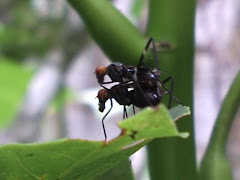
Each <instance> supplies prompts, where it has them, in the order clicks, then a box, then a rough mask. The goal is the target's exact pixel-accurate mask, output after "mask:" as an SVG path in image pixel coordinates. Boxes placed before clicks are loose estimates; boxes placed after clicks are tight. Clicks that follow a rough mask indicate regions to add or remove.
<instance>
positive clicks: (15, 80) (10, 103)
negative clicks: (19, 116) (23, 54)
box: [0, 58, 32, 128]
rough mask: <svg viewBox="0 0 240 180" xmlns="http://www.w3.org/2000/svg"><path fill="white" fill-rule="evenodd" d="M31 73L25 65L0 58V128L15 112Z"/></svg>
mask: <svg viewBox="0 0 240 180" xmlns="http://www.w3.org/2000/svg"><path fill="white" fill-rule="evenodd" d="M31 75H32V71H31V70H30V69H28V68H26V67H25V66H23V65H19V64H16V63H15V62H11V61H9V60H8V59H3V58H0V77H1V78H0V92H1V93H0V100H1V103H0V128H1V127H3V126H5V125H7V124H8V123H9V122H10V120H11V119H12V118H13V117H14V115H15V113H16V112H17V109H18V106H19V103H20V101H21V99H22V98H23V95H24V92H25V89H26V85H27V84H28V82H29V79H30V77H31Z"/></svg>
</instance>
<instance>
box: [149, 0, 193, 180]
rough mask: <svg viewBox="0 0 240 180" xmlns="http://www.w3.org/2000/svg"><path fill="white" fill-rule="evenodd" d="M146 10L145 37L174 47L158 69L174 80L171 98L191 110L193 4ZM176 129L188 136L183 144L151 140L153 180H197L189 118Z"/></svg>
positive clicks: (158, 3) (159, 3) (159, 2)
mask: <svg viewBox="0 0 240 180" xmlns="http://www.w3.org/2000/svg"><path fill="white" fill-rule="evenodd" d="M149 7H150V9H149V21H148V26H147V35H148V36H152V37H154V38H155V39H156V40H158V41H167V42H168V43H170V45H172V46H174V47H175V49H174V50H173V51H172V52H167V53H165V54H163V53H162V54H159V56H160V69H161V70H162V71H164V72H167V73H165V74H166V76H165V78H166V77H167V76H173V77H174V91H173V94H174V96H175V97H177V98H178V99H180V101H181V102H182V103H183V104H185V105H187V106H190V107H191V110H192V109H193V53H194V41H193V31H194V10H195V1H194V0H186V1H176V0H150V6H149ZM162 77H164V75H162ZM166 100H168V98H166V99H165V102H166ZM177 125H178V128H179V129H181V131H188V132H190V137H189V138H188V139H187V140H182V139H178V138H172V139H167V140H166V139H162V140H154V141H153V142H152V143H150V145H149V146H148V155H149V166H150V175H151V178H152V179H154V180H155V179H156V180H157V179H161V180H179V179H186V180H189V179H191V180H192V179H194V180H195V179H197V171H196V159H195V145H194V130H193V121H192V116H191V117H186V118H185V120H182V121H181V122H178V123H177Z"/></svg>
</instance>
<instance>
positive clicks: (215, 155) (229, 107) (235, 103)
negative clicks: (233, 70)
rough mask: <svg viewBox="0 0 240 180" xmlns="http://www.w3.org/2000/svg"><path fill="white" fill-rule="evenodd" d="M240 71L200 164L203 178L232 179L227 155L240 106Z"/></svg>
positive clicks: (223, 105) (210, 179)
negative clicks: (229, 137) (232, 128)
mask: <svg viewBox="0 0 240 180" xmlns="http://www.w3.org/2000/svg"><path fill="white" fill-rule="evenodd" d="M239 92H240V71H239V72H238V74H237V76H236V77H235V79H234V81H233V83H232V85H231V87H230V89H229V91H228V93H227V95H226V97H225V98H224V101H223V103H222V105H221V109H220V111H219V114H218V117H217V120H216V122H215V125H214V128H213V131H212V134H211V138H210V142H209V144H208V147H207V150H206V152H205V154H204V156H203V159H202V162H201V166H200V177H201V180H225V179H228V180H231V179H232V172H231V168H230V165H229V162H228V159H227V156H226V152H225V149H226V143H227V140H228V134H229V131H230V129H231V126H232V123H233V120H234V116H235V114H236V113H237V110H238V109H239V107H240V93H239Z"/></svg>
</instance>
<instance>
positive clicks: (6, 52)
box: [0, 0, 85, 61]
mask: <svg viewBox="0 0 240 180" xmlns="http://www.w3.org/2000/svg"><path fill="white" fill-rule="evenodd" d="M32 2H33V1H30V0H22V1H16V0H10V1H6V0H3V1H1V3H0V7H1V8H0V11H1V13H0V55H1V56H6V57H9V58H11V59H13V60H18V61H22V60H23V59H24V58H26V57H28V56H44V55H45V54H46V53H47V52H49V50H50V49H51V48H56V47H61V48H62V49H63V50H64V51H65V52H66V55H67V56H68V55H70V54H71V55H72V54H73V55H74V54H75V53H74V52H76V51H77V50H79V44H84V43H80V42H81V41H82V40H83V39H85V38H83V39H81V37H83V36H82V33H83V31H81V30H80V28H79V27H78V28H71V26H69V24H68V23H69V21H67V20H66V18H67V16H66V13H65V12H66V11H67V10H68V9H67V8H66V6H65V8H62V12H61V15H57V14H56V15H55V16H54V14H51V12H50V11H51V10H49V12H46V14H47V13H49V14H47V15H42V14H41V12H39V11H37V10H36V9H35V8H34V6H33V3H32ZM76 37H78V38H76ZM76 44H77V45H76ZM68 47H69V48H68ZM68 51H71V52H68Z"/></svg>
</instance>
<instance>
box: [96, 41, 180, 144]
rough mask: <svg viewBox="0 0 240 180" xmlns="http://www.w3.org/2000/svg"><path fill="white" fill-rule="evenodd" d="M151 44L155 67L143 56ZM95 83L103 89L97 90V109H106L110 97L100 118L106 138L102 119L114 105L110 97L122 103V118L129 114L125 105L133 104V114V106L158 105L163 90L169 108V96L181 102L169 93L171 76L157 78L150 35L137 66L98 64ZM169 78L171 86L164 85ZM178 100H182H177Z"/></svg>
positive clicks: (155, 54)
mask: <svg viewBox="0 0 240 180" xmlns="http://www.w3.org/2000/svg"><path fill="white" fill-rule="evenodd" d="M150 44H152V47H153V53H154V60H155V64H156V67H155V68H154V69H151V68H149V67H148V66H147V65H146V64H145V63H144V62H143V59H144V56H145V54H146V52H147V50H148V49H149V47H150ZM95 73H96V77H97V80H98V83H99V84H100V86H101V87H102V88H103V89H100V90H99V91H98V95H97V97H98V100H99V104H98V105H99V111H100V112H103V111H104V109H105V103H106V101H107V100H108V99H109V100H110V103H111V107H110V109H109V110H108V112H107V113H106V114H105V115H104V116H103V118H102V127H103V132H104V136H105V141H106V139H107V135H106V130H105V126H104V119H105V118H106V117H107V115H108V114H109V112H110V111H111V110H112V108H113V102H112V99H115V100H116V101H117V102H118V103H119V104H120V105H123V119H124V118H125V117H128V115H127V110H126V106H130V105H132V107H133V112H134V114H135V108H134V106H136V107H139V108H144V107H147V106H152V107H154V106H157V105H158V104H159V103H160V101H161V99H162V95H163V94H168V95H169V103H168V108H170V107H171V102H172V99H174V100H175V101H176V102H178V103H180V102H179V101H178V100H177V99H176V98H175V97H174V96H173V94H172V92H173V77H172V76H170V77H168V78H166V79H165V80H163V81H161V80H160V79H159V76H160V73H161V72H160V70H159V69H158V59H157V51H156V45H155V42H154V40H153V38H150V39H149V40H148V42H147V44H146V47H145V49H144V51H143V52H142V54H141V56H140V59H139V61H138V64H137V66H136V67H135V66H126V65H124V64H122V63H120V62H116V63H112V64H110V65H108V66H98V67H97V68H96V70H95ZM105 76H109V77H110V81H109V82H105V81H104V79H105ZM168 81H171V88H170V90H168V88H167V87H166V86H165V85H164V84H165V83H166V82H168ZM112 83H114V84H116V83H117V84H116V85H113V86H112V87H111V88H107V87H105V86H104V85H105V84H112ZM180 104H181V103H180Z"/></svg>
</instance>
